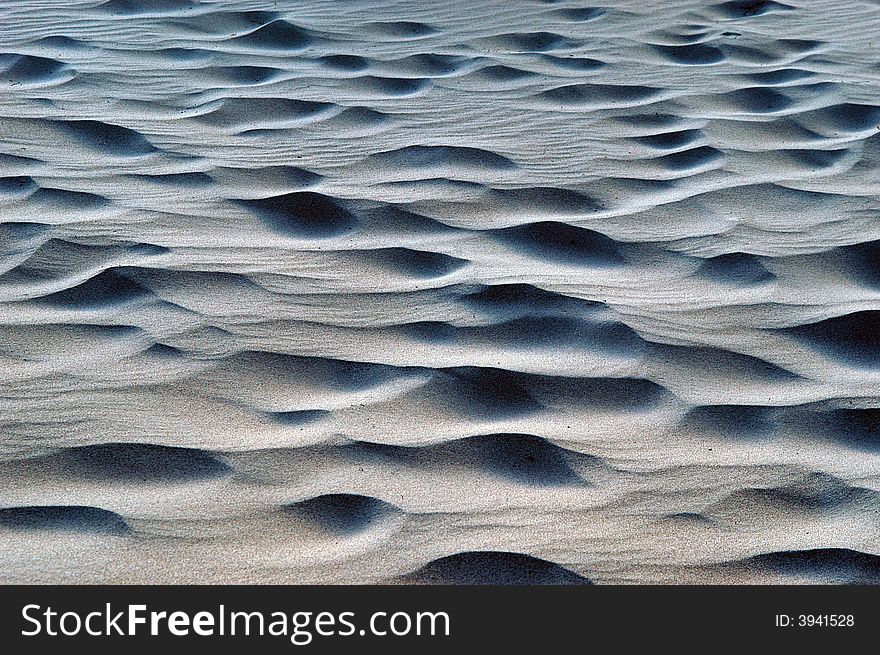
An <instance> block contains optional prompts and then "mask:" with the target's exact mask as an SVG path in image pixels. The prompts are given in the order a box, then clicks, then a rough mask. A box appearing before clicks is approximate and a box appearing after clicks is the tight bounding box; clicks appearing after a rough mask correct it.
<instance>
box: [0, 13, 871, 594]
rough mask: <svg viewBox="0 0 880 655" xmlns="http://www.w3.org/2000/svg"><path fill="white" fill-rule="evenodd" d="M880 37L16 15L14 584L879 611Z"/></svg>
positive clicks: (9, 553) (11, 413)
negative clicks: (662, 596) (465, 587)
mask: <svg viewBox="0 0 880 655" xmlns="http://www.w3.org/2000/svg"><path fill="white" fill-rule="evenodd" d="M878 44H880V4H878V3H877V2H867V1H855V0H854V1H844V0H831V1H826V0H809V1H807V0H798V1H797V2H793V1H792V2H789V1H788V0H786V2H784V3H783V2H737V1H735V2H705V3H700V2H694V1H692V0H691V1H687V0H684V1H670V0H665V1H664V2H657V3H646V2H641V1H632V2H614V3H611V4H610V6H603V7H599V6H596V7H594V6H583V5H581V4H577V3H575V2H569V1H564V2H558V3H551V2H529V1H526V0H503V1H502V0H498V1H494V2H493V1H487V0H479V1H473V2H465V1H463V0H456V1H450V2H416V1H415V0H408V1H398V2H385V1H381V2H380V1H379V0H352V1H344V0H337V1H332V2H330V1H328V2H316V1H314V0H303V1H299V2H296V1H291V2H288V1H282V0H279V1H277V2H272V1H266V2H260V1H256V0H255V1H250V0H242V1H234V0H233V1H229V2H226V1H222V2H208V1H202V2H196V1H192V2H187V1H184V0H108V1H106V2H96V1H88V2H82V1H71V0H63V1H61V0H10V1H8V2H3V3H2V5H0V205H2V206H0V274H2V275H0V397H2V400H0V580H2V581H3V582H65V583H66V582H125V583H128V582H139V583H166V582H187V583H193V582H197V583H216V582H234V583H238V582H258V583H263V582H277V583H296V582H305V583H331V582H332V583H349V582H351V583H380V582H381V583H388V582H399V583H424V582H452V583H475V582H490V583H491V582H529V583H541V582H553V583H584V582H594V583H653V582H662V583H670V582H676V583H691V582H710V583H745V582H748V583H752V582H773V583H788V582H829V583H848V582H859V583H866V582H867V583H871V582H878V581H880V536H878V535H880V531H878V528H880V220H878V194H880V167H878V164H880V89H878V82H880V58H878V50H877V47H878Z"/></svg>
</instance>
